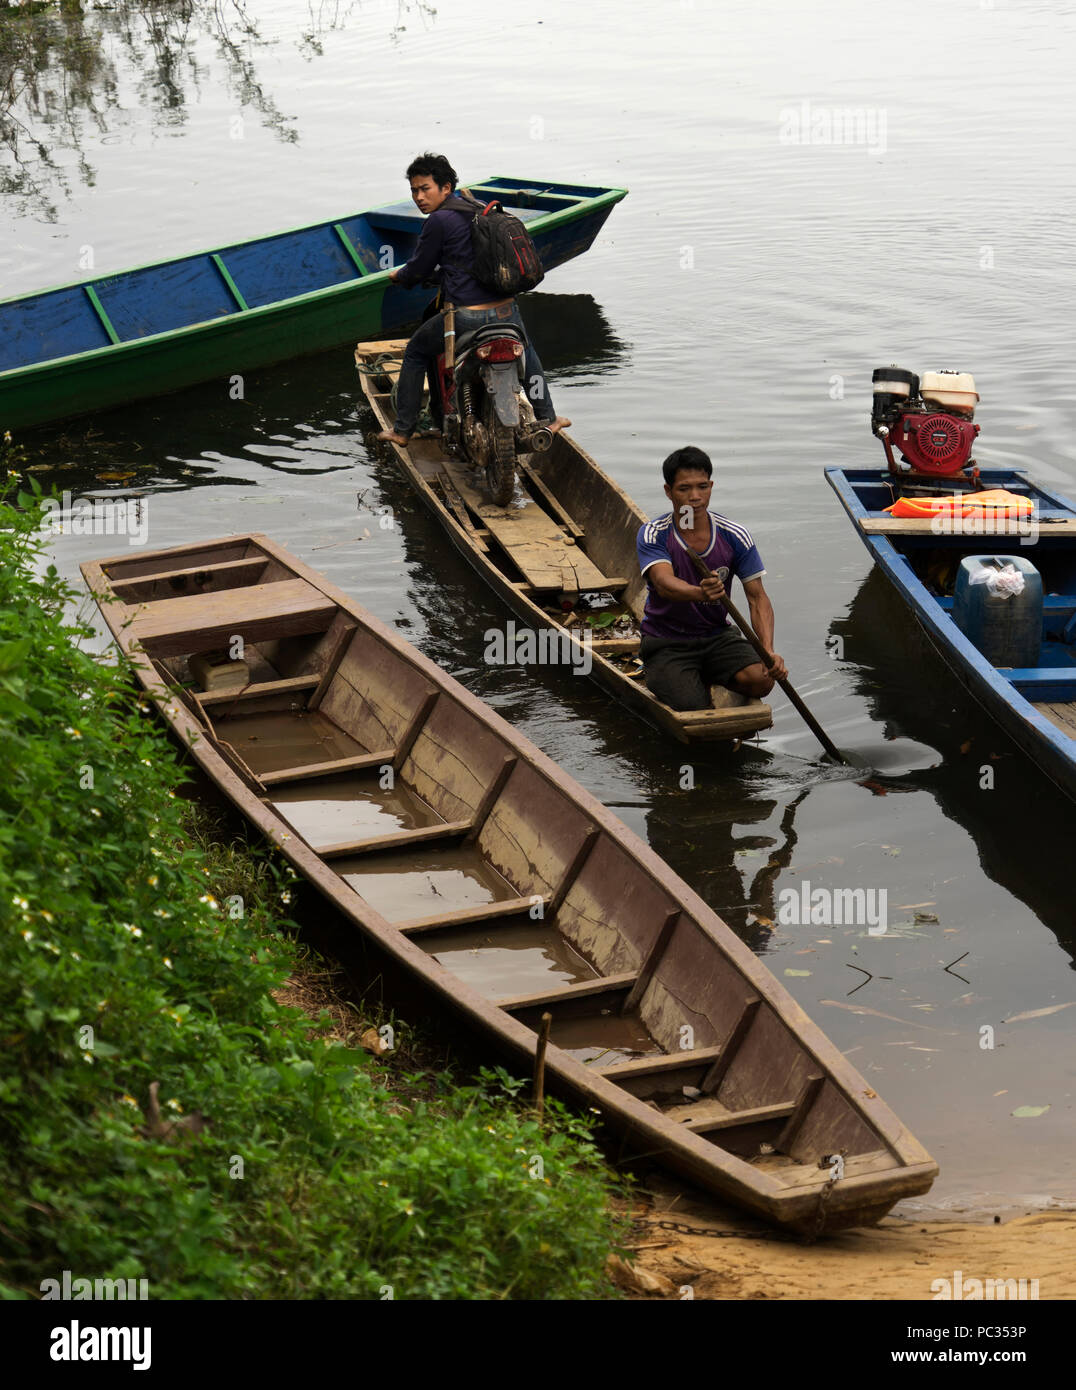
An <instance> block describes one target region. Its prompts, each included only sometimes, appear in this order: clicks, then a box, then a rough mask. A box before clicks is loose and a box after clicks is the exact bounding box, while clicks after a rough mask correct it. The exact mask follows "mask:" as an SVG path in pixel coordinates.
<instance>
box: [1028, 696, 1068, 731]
mask: <svg viewBox="0 0 1076 1390" xmlns="http://www.w3.org/2000/svg"><path fill="white" fill-rule="evenodd" d="M1032 708H1033V709H1037V710H1038V712H1039V713H1040V714H1041V715H1044V716H1045V718H1047V719H1048V720H1049V721H1050V723H1051V724H1052V725H1053V726H1054V728H1055V729H1060V730H1061V732H1062V733H1063V734H1067V735H1068V736H1069V738H1076V702H1073V701H1066V702H1064V703H1060V704H1059V703H1058V702H1056V701H1053V702H1051V701H1048V700H1047V701H1043V703H1042V704H1034V703H1033V704H1032Z"/></svg>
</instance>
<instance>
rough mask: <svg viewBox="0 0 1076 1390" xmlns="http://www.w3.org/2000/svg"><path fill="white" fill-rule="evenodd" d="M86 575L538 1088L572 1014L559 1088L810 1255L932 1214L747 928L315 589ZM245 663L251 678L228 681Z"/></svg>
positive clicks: (537, 756) (149, 563) (275, 799)
mask: <svg viewBox="0 0 1076 1390" xmlns="http://www.w3.org/2000/svg"><path fill="white" fill-rule="evenodd" d="M82 571H83V574H84V576H85V578H86V580H87V583H88V584H89V586H90V588H91V590H92V592H93V593H94V595H95V597H96V598H97V600H98V603H99V604H100V606H101V609H102V612H103V614H104V616H105V619H106V620H107V622H108V625H109V627H110V629H111V630H112V633H113V634H114V636H115V638H116V640H117V642H118V643H119V645H120V646H121V648H122V649H123V650H124V651H125V652H127V653H128V654H129V655H130V656H131V658H132V660H133V662H134V664H135V668H136V670H137V672H138V676H139V678H140V680H141V682H142V684H143V685H144V687H145V688H146V690H147V691H148V692H150V694H151V695H152V696H153V697H154V698H155V700H156V701H157V703H158V705H159V708H160V709H161V711H162V712H163V714H164V715H165V717H166V718H167V719H168V721H169V722H170V724H171V727H172V729H173V731H174V732H175V734H176V735H177V736H178V738H179V740H180V742H181V743H182V745H183V746H184V747H189V748H190V752H191V754H192V756H193V757H194V758H195V760H196V761H197V762H198V763H199V764H200V766H201V767H202V768H203V769H204V771H205V772H206V773H207V774H208V775H209V777H210V778H211V779H212V780H213V781H214V782H215V783H216V784H217V785H218V786H219V787H220V788H221V789H222V790H223V791H224V792H225V793H226V794H227V795H228V796H229V797H230V798H231V800H232V801H233V802H234V803H235V805H236V806H237V807H238V808H239V809H240V810H241V811H243V812H244V813H245V815H246V816H247V817H249V819H250V820H251V821H252V822H253V823H254V824H255V825H257V826H258V827H259V828H260V829H261V830H262V832H263V833H264V834H265V835H267V836H268V837H269V838H270V839H271V840H272V842H273V843H274V844H275V845H277V846H278V847H279V849H280V850H281V852H282V853H283V854H284V855H285V856H286V857H287V858H288V859H289V860H290V862H291V863H292V864H293V865H294V867H295V868H296V869H297V870H298V871H299V872H300V873H302V874H304V875H305V876H306V877H307V878H308V879H309V880H310V881H311V882H312V883H313V884H315V885H316V886H317V887H318V888H319V889H320V890H321V892H322V893H323V894H324V895H325V896H326V897H327V898H328V899H329V900H330V902H331V903H332V904H334V905H335V907H336V908H337V909H339V911H340V912H341V913H342V914H343V915H344V916H345V917H346V918H347V919H349V920H350V921H351V922H353V923H354V924H355V925H356V926H358V927H359V928H360V929H361V930H362V931H364V932H366V933H368V934H369V935H370V936H371V937H373V938H374V939H375V940H376V942H377V943H379V945H380V947H381V948H382V949H384V950H385V951H387V952H388V953H389V954H390V956H391V957H393V958H395V959H396V961H398V962H399V963H400V964H401V965H403V966H405V967H407V968H408V969H409V970H410V971H412V972H413V973H414V974H415V975H416V976H418V977H419V979H420V980H421V981H422V982H423V983H424V984H425V986H427V987H428V988H429V990H431V991H432V992H433V994H434V995H436V996H438V997H439V998H440V999H441V1001H442V1002H443V1003H445V1004H446V1005H448V1006H450V1007H451V1008H453V1009H455V1010H457V1011H458V1012H459V1013H460V1014H462V1015H463V1016H464V1018H465V1019H466V1021H467V1022H468V1023H469V1024H470V1025H472V1026H473V1027H475V1028H477V1029H482V1030H485V1032H486V1033H487V1034H488V1035H489V1036H490V1038H491V1039H492V1040H493V1042H494V1044H495V1045H496V1047H497V1050H498V1051H499V1052H501V1053H504V1054H507V1055H509V1056H510V1057H511V1058H512V1060H513V1061H514V1062H515V1064H516V1065H517V1066H519V1067H524V1068H527V1069H529V1067H530V1066H531V1064H532V1061H533V1056H534V1052H535V1045H536V1031H535V1030H536V1029H537V1027H538V1025H539V1022H540V1019H541V1015H542V1013H543V1012H544V1011H547V1010H548V1011H549V1013H550V1014H551V1015H552V1017H553V1024H552V1034H551V1041H550V1046H549V1050H548V1053H547V1071H548V1073H549V1080H550V1084H551V1085H556V1086H557V1088H558V1089H559V1090H561V1091H562V1092H566V1093H568V1094H569V1095H570V1096H572V1097H574V1098H575V1099H576V1100H577V1101H579V1102H581V1103H583V1104H585V1105H588V1106H592V1107H594V1108H596V1109H597V1110H599V1111H600V1112H601V1114H602V1116H603V1119H604V1120H605V1122H607V1123H608V1125H609V1126H611V1127H612V1128H613V1129H614V1130H616V1131H619V1132H621V1133H622V1134H625V1135H626V1136H627V1138H628V1140H629V1143H630V1144H631V1145H632V1147H633V1148H634V1149H635V1150H636V1151H641V1152H643V1153H644V1154H646V1155H648V1156H650V1157H651V1158H657V1159H660V1160H661V1161H662V1162H664V1163H665V1164H666V1165H668V1166H669V1167H670V1168H671V1169H673V1170H674V1171H676V1172H677V1173H679V1174H681V1175H682V1176H684V1177H686V1178H688V1179H690V1180H691V1181H693V1182H695V1183H698V1184H699V1185H701V1186H702V1187H705V1188H708V1189H709V1190H711V1191H712V1192H714V1193H717V1194H718V1195H720V1196H721V1197H723V1198H725V1199H727V1200H728V1201H730V1202H735V1203H737V1204H739V1205H741V1206H744V1207H746V1208H748V1209H749V1210H751V1211H752V1212H755V1213H757V1214H758V1215H760V1216H762V1217H765V1218H767V1219H769V1220H771V1221H773V1222H776V1223H779V1224H781V1225H784V1226H788V1227H791V1228H793V1229H796V1230H799V1231H804V1232H808V1233H812V1234H813V1233H815V1232H816V1231H819V1230H834V1229H837V1228H840V1227H844V1226H850V1225H859V1224H864V1223H868V1222H873V1221H876V1220H878V1219H879V1218H880V1217H882V1216H883V1215H884V1214H885V1213H886V1212H887V1211H888V1210H889V1208H890V1207H891V1206H892V1205H893V1203H894V1202H896V1201H897V1200H898V1199H899V1198H902V1197H909V1196H913V1195H915V1194H917V1193H922V1192H925V1191H926V1190H927V1189H928V1188H929V1186H930V1184H931V1182H932V1181H933V1179H934V1177H935V1175H936V1173H937V1167H936V1165H935V1164H934V1162H933V1161H932V1160H931V1158H930V1156H929V1155H928V1154H927V1153H926V1152H925V1150H924V1149H923V1148H922V1147H921V1146H920V1145H919V1144H918V1143H917V1142H916V1140H915V1139H913V1138H912V1137H911V1136H910V1135H909V1134H908V1133H907V1131H906V1130H905V1129H904V1128H903V1126H902V1125H901V1124H900V1122H899V1121H898V1120H897V1118H896V1116H894V1115H893V1114H892V1112H891V1111H890V1110H889V1109H888V1107H887V1106H886V1105H885V1103H884V1102H883V1101H882V1100H881V1099H880V1098H879V1097H878V1096H877V1095H876V1094H875V1092H874V1091H873V1090H872V1089H871V1087H870V1086H869V1085H868V1084H867V1082H866V1081H865V1080H864V1079H863V1078H862V1077H861V1076H860V1075H859V1074H858V1073H857V1072H856V1071H855V1069H854V1068H853V1067H852V1066H851V1065H850V1064H849V1063H848V1061H847V1060H846V1059H845V1058H844V1057H843V1056H842V1055H841V1054H840V1052H838V1051H837V1049H836V1048H835V1047H834V1046H833V1045H832V1044H831V1043H830V1042H829V1041H828V1040H827V1039H826V1038H825V1036H824V1035H823V1034H822V1033H821V1031H820V1030H819V1029H818V1028H817V1027H815V1025H814V1024H813V1023H812V1022H811V1021H810V1019H809V1018H808V1017H807V1015H806V1014H805V1013H804V1012H803V1010H802V1009H801V1008H800V1007H799V1006H798V1005H797V1004H796V1002H795V1001H794V1000H793V999H792V998H791V996H790V995H789V994H788V993H787V992H786V991H785V990H784V988H783V987H782V986H781V985H780V984H779V983H778V982H777V981H776V980H775V979H774V978H773V977H772V976H771V975H770V973H769V971H768V970H767V969H766V968H765V966H764V965H763V964H762V963H761V962H760V961H759V960H758V959H757V958H756V957H755V956H754V955H753V954H752V952H751V951H750V950H749V949H748V948H747V947H746V946H745V945H744V944H743V943H742V942H741V941H740V940H739V939H738V937H736V936H735V934H734V933H733V932H732V931H731V930H730V929H729V928H728V927H727V926H726V925H725V923H724V922H722V921H721V920H720V918H718V917H717V916H716V915H715V914H714V913H713V912H712V911H711V910H710V909H709V908H708V907H707V906H706V904H705V903H704V902H703V901H702V900H701V899H700V898H699V897H697V896H696V895H695V894H694V893H693V892H692V891H691V890H690V888H688V886H687V885H686V884H685V883H684V882H683V881H682V880H681V879H679V878H678V877H677V876H676V875H675V874H674V873H673V872H672V870H671V869H670V868H669V867H668V866H667V865H666V864H665V863H663V862H662V861H661V860H660V859H659V858H658V857H657V856H656V855H655V854H653V853H652V851H651V850H650V849H649V848H648V847H647V846H646V845H645V844H644V843H643V842H642V841H641V840H639V839H638V838H637V837H636V836H635V835H633V834H632V833H631V832H630V831H629V830H628V829H627V827H626V826H625V825H623V824H622V823H621V822H620V821H619V820H618V819H617V818H616V817H615V816H614V815H612V814H611V813H610V812H609V811H608V810H607V809H606V808H605V807H604V806H602V805H601V803H600V802H598V801H596V800H595V799H594V797H592V796H590V795H589V794H588V793H587V792H586V791H584V789H583V788H582V787H580V786H579V785H578V784H577V783H575V782H573V781H572V780H571V779H570V778H569V777H567V776H566V775H565V773H564V772H563V771H562V770H561V769H560V768H559V767H557V766H556V764H555V763H553V762H551V761H550V760H549V759H548V758H547V757H545V756H544V755H543V754H542V753H541V752H539V750H538V749H537V748H535V747H534V745H533V744H531V743H529V742H528V741H527V740H526V739H525V738H523V737H522V736H521V735H520V734H518V733H516V732H515V731H514V730H513V729H512V728H511V727H510V726H509V725H508V724H506V723H505V722H504V721H503V720H502V719H500V718H498V716H497V715H495V714H494V713H493V712H492V711H491V710H490V709H489V708H488V707H487V706H486V705H484V704H483V703H482V702H481V701H480V700H478V699H476V698H475V697H474V696H473V695H471V694H469V693H468V692H467V691H466V690H465V689H464V688H463V687H462V686H461V685H459V684H458V683H457V682H456V681H454V680H452V679H451V678H450V677H448V676H447V675H446V674H445V673H444V672H443V671H442V670H441V669H440V668H439V667H437V666H435V665H434V664H433V663H432V662H430V661H428V660H427V659H426V658H425V657H423V656H422V655H420V654H419V653H418V652H417V651H415V650H414V648H412V647H410V646H409V645H408V644H407V643H406V642H404V641H403V640H402V639H401V638H400V637H398V636H397V635H396V634H395V633H394V632H392V631H390V630H389V629H388V628H387V627H385V626H383V625H382V624H381V623H379V622H378V621H377V620H376V619H374V618H372V617H371V616H370V615H369V614H368V613H366V612H364V611H363V609H362V608H360V607H359V606H358V605H357V604H356V603H354V602H353V601H352V600H350V599H349V598H348V597H347V596H346V595H345V594H343V593H341V592H340V591H339V590H338V589H335V588H334V587H333V586H331V585H330V584H328V583H327V582H326V581H325V580H324V579H323V578H322V577H321V576H319V575H318V574H316V573H315V572H314V571H313V570H311V569H309V568H308V567H307V566H306V565H303V564H301V563H300V562H299V561H297V560H295V559H294V558H293V557H292V556H290V555H289V554H288V553H287V552H286V551H285V550H283V549H282V548H281V547H279V546H277V545H275V544H274V543H273V542H272V541H270V540H269V539H267V538H266V537H264V536H259V535H242V536H232V537H228V538H226V539H222V540H215V541H205V542H202V543H201V544H194V545H188V546H182V547H179V548H178V549H173V550H164V551H158V552H156V553H142V554H138V555H133V554H131V553H130V552H128V553H127V554H125V555H122V556H118V557H116V558H114V559H110V560H103V561H95V562H93V563H89V562H87V563H86V564H84V565H83V566H82ZM236 638H242V639H243V643H244V652H243V664H242V665H241V666H236V667H235V669H234V670H231V671H229V670H228V669H227V662H226V661H224V660H218V659H216V658H214V657H213V656H212V654H213V653H216V652H218V651H219V650H220V649H221V648H222V647H226V646H227V645H228V644H232V646H233V650H234V644H235V640H236ZM206 653H209V654H210V656H209V658H208V659H207V658H206V657H205V654H206ZM195 671H199V672H202V676H201V677H200V678H199V679H198V680H195V679H194V678H193V676H192V672H195ZM229 677H231V678H232V679H233V681H234V683H233V684H230V685H228V684H224V685H221V684H219V682H220V681H221V680H224V681H227V680H228V679H229ZM207 685H208V686H209V687H210V688H209V689H208V690H207V689H206V688H205V687H206V686H207ZM386 788H388V789H387V790H386ZM838 1154H839V1155H841V1158H842V1160H843V1175H842V1176H840V1177H839V1178H836V1179H835V1180H831V1177H832V1173H833V1171H834V1170H833V1169H832V1168H831V1167H828V1166H823V1165H826V1164H829V1162H830V1159H831V1157H832V1156H833V1155H838Z"/></svg>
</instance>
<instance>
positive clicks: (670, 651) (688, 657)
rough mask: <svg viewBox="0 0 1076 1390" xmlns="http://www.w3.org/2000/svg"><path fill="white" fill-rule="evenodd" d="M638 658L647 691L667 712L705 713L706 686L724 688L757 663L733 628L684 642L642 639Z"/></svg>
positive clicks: (655, 638)
mask: <svg viewBox="0 0 1076 1390" xmlns="http://www.w3.org/2000/svg"><path fill="white" fill-rule="evenodd" d="M639 655H640V657H642V660H643V665H644V667H645V679H646V684H647V688H648V689H649V690H650V692H651V694H653V695H656V696H657V698H658V699H659V700H661V701H662V702H663V703H664V704H666V705H668V706H669V707H670V708H671V709H676V710H686V709H709V708H710V686H711V685H728V683H729V682H730V681H731V680H732V678H733V676H735V674H736V672H737V671H742V670H743V669H744V667H745V666H753V665H754V664H755V663H756V662H758V661H759V656H758V653H757V652H756V651H755V649H754V647H752V646H750V645H749V644H748V643H747V642H745V641H744V639H743V638H742V637H741V636H740V634H739V632H738V631H737V630H736V628H734V627H731V626H730V627H727V628H726V629H725V631H724V632H719V633H718V634H717V636H716V637H704V638H702V639H701V640H694V639H692V640H690V641H687V642H675V641H671V640H670V639H669V638H667V637H644V638H643V640H642V642H641V644H640V647H639Z"/></svg>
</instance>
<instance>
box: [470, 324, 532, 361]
mask: <svg viewBox="0 0 1076 1390" xmlns="http://www.w3.org/2000/svg"><path fill="white" fill-rule="evenodd" d="M490 338H518V339H519V341H520V342H521V343H523V344H524V346H526V342H527V339H526V336H525V335H524V334H522V333H521V332H520V331H519V326H518V325H517V324H514V323H500V324H497V323H484V324H481V325H480V326H479V327H478V328H468V329H467V330H466V331H465V332H463V333H458V334H457V335H456V355H457V357H458V356H460V355H461V354H462V353H464V352H468V351H469V350H470V349H471V348H473V347H478V346H479V345H480V344H481V343H484V342H487V341H488V340H489V339H490Z"/></svg>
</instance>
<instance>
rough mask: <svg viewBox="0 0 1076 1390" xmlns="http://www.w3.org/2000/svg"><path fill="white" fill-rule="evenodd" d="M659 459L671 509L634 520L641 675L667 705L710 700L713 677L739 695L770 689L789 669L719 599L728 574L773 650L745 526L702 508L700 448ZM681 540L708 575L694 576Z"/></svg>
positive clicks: (706, 462) (705, 503) (707, 469)
mask: <svg viewBox="0 0 1076 1390" xmlns="http://www.w3.org/2000/svg"><path fill="white" fill-rule="evenodd" d="M661 467H662V473H663V474H664V477H665V496H666V497H668V499H669V501H670V502H671V503H672V506H673V510H672V511H671V512H667V513H666V514H665V515H664V516H659V517H657V518H656V519H655V520H654V521H649V522H647V523H646V525H645V526H640V528H639V535H638V539H637V541H636V547H637V549H638V554H639V568H640V569H641V570H642V572H643V574H644V576H645V577H646V583H647V596H646V610H645V612H644V614H643V622H642V634H643V636H642V644H641V646H640V650H639V655H640V656H641V657H642V660H643V666H644V668H645V678H646V684H647V686H648V687H649V689H650V690H651V691H652V692H653V694H654V695H656V696H657V698H658V699H659V700H661V701H663V702H664V703H665V704H666V705H669V706H670V707H671V708H672V709H675V710H689V709H707V708H709V706H710V686H711V685H724V686H728V688H729V689H730V690H735V691H737V692H738V693H739V694H740V695H748V696H756V697H759V698H761V697H763V696H765V695H768V694H769V693H770V691H771V690H772V689H773V686H774V681H777V680H784V678H785V677H786V676H787V675H788V669H787V667H786V666H785V663H784V662H783V661H782V660H781V658H780V657H779V656H778V655H776V653H774V654H773V665H772V666H770V667H769V668H768V669H767V667H766V666H764V665H763V663H762V662H761V661H760V659H759V657H758V654H757V652H756V651H755V649H754V647H751V646H749V645H748V643H747V642H746V641H745V640H744V639H743V638H742V637H741V636H740V634H739V632H738V631H737V629H736V628H735V627H733V626H732V623H731V621H730V619H729V616H728V614H727V613H726V612H725V609H724V606H723V605H722V604H721V603H719V602H718V600H719V599H720V598H721V597H722V595H723V594H724V593H725V589H726V586H727V585H728V582H729V577H730V576H731V575H736V576H737V578H738V579H739V580H740V583H741V584H742V585H743V587H744V593H745V594H746V595H747V602H748V604H749V605H750V609H751V626H752V627H753V628H754V630H755V633H756V635H757V636H758V639H759V641H760V642H761V643H762V645H763V646H764V647H765V648H766V650H767V651H768V652H771V653H772V652H773V607H772V605H771V603H770V600H769V597H768V595H767V593H766V590H765V589H764V588H763V587H762V576H763V575H764V574H765V573H766V571H765V569H764V567H763V564H762V558H761V556H760V555H759V553H758V550H757V549H756V548H755V543H754V541H753V540H752V539H751V535H750V532H748V531H746V530H745V529H744V527H742V526H738V525H737V524H736V523H735V522H733V521H730V520H729V519H728V517H726V516H721V515H719V514H718V513H717V512H712V511H710V510H709V505H710V494H711V493H712V492H713V487H714V485H713V481H712V475H713V471H714V470H713V464H712V463H711V462H710V459H709V457H708V456H707V455H706V454H704V453H703V451H702V450H701V449H696V448H695V447H694V446H693V445H689V446H688V447H687V448H684V449H677V450H676V451H675V452H674V453H671V454H670V455H669V457H668V458H667V459H666V460H665V462H664V463H663V464H662V466H661ZM689 550H693V551H695V553H696V554H697V555H698V556H700V558H701V559H702V560H703V562H704V563H705V564H706V566H707V568H708V569H710V570H711V571H712V572H713V575H714V577H713V578H711V579H703V580H701V581H700V580H699V578H698V572H697V571H696V569H695V566H694V564H693V563H692V560H691V556H690V554H689V553H688V552H689Z"/></svg>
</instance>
